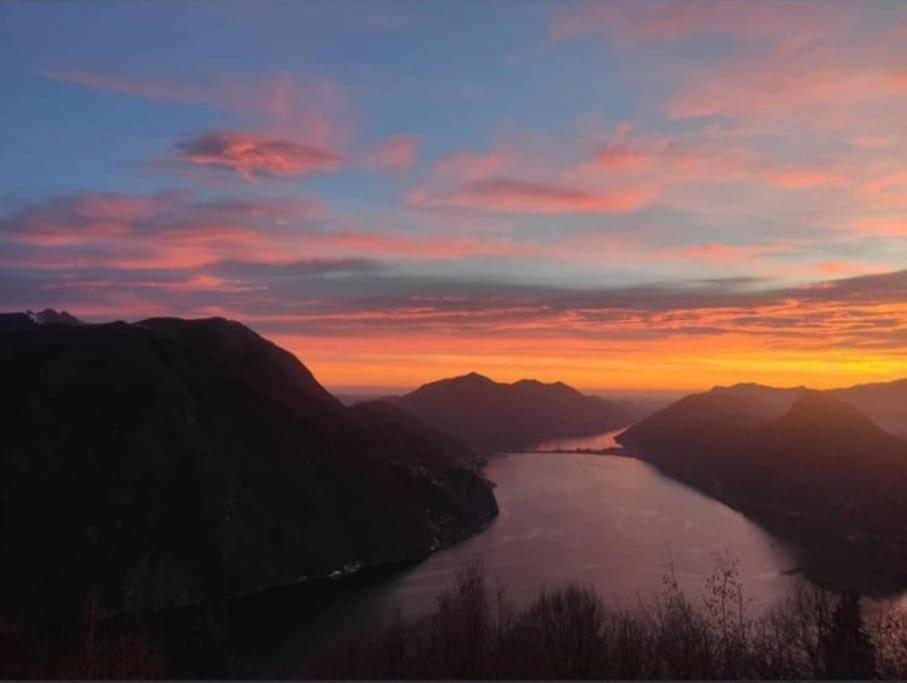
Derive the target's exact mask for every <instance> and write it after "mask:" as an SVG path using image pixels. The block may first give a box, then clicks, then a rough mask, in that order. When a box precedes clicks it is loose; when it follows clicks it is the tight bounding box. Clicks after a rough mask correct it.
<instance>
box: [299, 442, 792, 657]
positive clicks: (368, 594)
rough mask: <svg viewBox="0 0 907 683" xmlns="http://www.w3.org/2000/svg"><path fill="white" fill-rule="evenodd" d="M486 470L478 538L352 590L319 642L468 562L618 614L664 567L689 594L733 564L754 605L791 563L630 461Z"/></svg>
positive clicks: (497, 463) (510, 589) (519, 596)
mask: <svg viewBox="0 0 907 683" xmlns="http://www.w3.org/2000/svg"><path fill="white" fill-rule="evenodd" d="M600 438H601V439H603V440H604V439H606V438H607V436H606V435H601V436H600ZM597 443H604V441H599V442H597ZM487 475H488V477H489V478H490V479H492V480H493V481H495V482H497V484H498V486H497V488H496V489H495V494H496V496H497V498H498V504H499V506H500V516H499V517H498V519H497V520H496V521H495V522H494V524H493V525H492V526H491V527H490V528H489V529H488V530H487V531H485V532H483V533H481V534H479V535H477V536H474V537H472V538H471V539H469V540H467V541H466V542H464V543H462V544H460V545H459V546H456V547H454V548H450V549H448V550H445V551H442V552H439V553H437V554H435V555H433V556H432V557H430V558H429V559H427V560H426V561H425V562H422V563H421V564H419V565H417V566H415V567H413V568H412V569H410V570H408V571H405V572H402V573H400V574H399V575H397V576H395V577H392V578H390V579H388V580H386V581H384V582H382V583H380V584H378V585H374V586H371V587H369V588H366V589H362V590H356V591H354V592H351V593H350V594H349V595H347V596H345V597H344V599H343V600H342V601H341V602H340V603H339V604H337V605H335V606H334V608H332V610H331V612H330V614H328V615H327V616H326V618H325V619H324V620H319V637H321V638H328V639H330V638H331V637H332V636H333V635H334V634H340V633H348V632H349V631H350V630H355V629H356V628H357V627H360V626H363V625H365V624H368V623H370V622H372V621H374V620H376V619H379V618H381V617H382V615H384V616H387V615H389V614H390V612H391V611H392V610H394V609H395V608H399V609H400V611H401V612H402V614H403V615H404V616H407V617H417V616H420V615H424V614H427V613H429V612H431V611H432V609H433V608H434V605H435V597H436V595H437V593H438V592H439V591H440V590H442V589H443V588H446V587H447V586H449V585H450V584H451V582H452V580H453V578H454V576H455V574H456V572H457V571H458V570H459V569H460V568H461V567H463V566H464V565H466V564H467V563H469V562H470V561H473V560H480V561H481V562H482V563H483V564H484V565H485V567H486V568H487V570H488V573H489V574H490V576H491V577H492V579H498V580H500V582H501V583H502V585H503V586H504V588H505V590H506V592H507V594H508V595H509V596H510V597H511V598H514V599H516V600H525V599H528V598H530V597H532V596H533V595H534V594H535V593H536V591H537V590H538V589H539V588H540V587H542V586H544V585H550V586H553V585H557V584H561V583H563V582H567V581H579V582H582V583H584V584H587V585H589V586H592V587H594V588H595V589H596V590H597V591H598V592H599V594H600V595H601V596H602V597H603V598H604V599H605V600H606V602H609V603H611V604H621V605H623V606H627V607H631V606H633V605H634V604H635V602H636V600H637V599H639V598H640V597H642V598H645V597H646V596H651V595H653V594H655V593H657V592H658V591H660V590H662V579H663V577H664V573H665V565H666V563H668V562H670V563H671V564H672V565H673V567H674V571H675V575H676V577H677V579H678V582H679V583H680V585H681V587H683V588H684V590H686V591H687V592H688V594H689V595H690V596H691V597H694V598H698V596H699V595H700V594H701V593H702V592H703V586H704V582H705V579H706V578H707V577H708V576H709V575H710V573H711V572H712V570H713V568H714V561H715V554H716V553H718V554H725V553H727V554H729V555H731V556H732V557H735V558H737V560H738V561H739V570H740V576H741V579H742V580H743V583H744V588H745V593H746V595H747V596H748V597H749V598H752V600H753V605H754V608H758V607H759V606H760V605H767V604H771V603H772V602H774V601H776V600H777V599H779V598H780V597H782V596H783V595H784V593H785V591H786V589H787V587H788V585H789V581H790V578H789V577H788V576H787V575H786V574H785V573H784V572H785V571H786V570H790V569H792V568H794V567H795V566H796V562H795V561H794V559H793V558H792V556H791V555H790V554H789V553H788V552H787V551H786V550H785V548H784V547H783V546H781V545H780V544H779V543H778V542H777V541H775V540H774V539H773V538H772V537H770V536H769V535H768V534H766V533H765V532H764V531H762V530H761V529H760V528H759V527H757V526H756V525H754V524H753V523H751V522H750V521H749V520H747V519H746V518H745V517H743V516H742V515H740V514H738V513H736V512H734V511H733V510H731V509H730V508H728V507H726V506H724V505H722V504H721V503H718V502H716V501H714V500H712V499H710V498H707V497H705V496H703V495H702V494H700V493H698V492H696V491H694V490H693V489H690V488H688V487H686V486H684V485H682V484H679V483H677V482H674V481H672V480H670V479H668V478H666V477H664V476H663V475H661V474H660V473H659V472H658V471H657V470H655V469H654V468H653V467H652V466H650V465H648V464H646V463H644V462H642V461H640V460H635V459H632V458H627V457H621V456H597V455H587V454H577V453H524V454H514V455H503V456H499V457H496V458H493V459H492V460H491V462H490V464H489V466H488V469H487ZM309 636H311V634H309ZM302 641H303V638H302V636H300V639H299V640H298V641H297V643H296V645H295V646H294V644H293V643H292V642H290V643H288V644H286V645H285V646H284V649H285V654H287V655H288V656H290V657H292V656H293V655H294V653H293V648H294V647H299V648H302V647H303V646H302V644H301V643H302Z"/></svg>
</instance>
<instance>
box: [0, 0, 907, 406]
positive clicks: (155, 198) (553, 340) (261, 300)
mask: <svg viewBox="0 0 907 683" xmlns="http://www.w3.org/2000/svg"><path fill="white" fill-rule="evenodd" d="M352 4H353V3H348V2H343V1H341V2H333V3H314V2H313V3H289V2H287V3H281V2H275V3H269V4H255V3H222V4H216V5H215V4H203V3H195V4H189V3H185V4H183V5H181V6H180V7H179V8H178V9H177V8H174V7H170V6H163V5H157V4H153V3H126V2H123V3H116V2H114V3H109V4H105V5H103V6H100V5H98V4H97V3H81V2H72V3H67V4H65V5H62V4H55V5H53V6H51V5H45V4H42V3H37V4H36V3H26V2H10V3H6V4H4V5H3V7H2V9H0V14H2V16H3V19H4V21H2V22H0V57H2V60H0V64H3V67H2V68H0V83H2V85H3V89H4V95H5V97H4V99H5V116H4V124H5V125H4V126H3V127H2V128H0V136H2V140H0V142H2V145H3V148H4V150H5V155H4V163H3V164H0V173H2V183H3V188H4V189H3V193H2V195H0V283H2V287H0V307H2V309H4V310H24V309H43V308H47V307H51V308H57V309H66V310H68V311H70V312H71V313H73V314H74V315H76V316H78V317H80V318H83V319H85V320H88V321H104V320H110V319H115V318H122V319H127V320H137V319H141V318H145V317H151V316H156V315H178V316H186V317H203V316H212V315H218V316H225V317H229V318H234V319H237V320H239V321H240V322H243V323H246V324H248V325H249V326H251V327H252V328H253V329H255V330H257V331H258V332H260V333H261V334H263V335H264V336H266V337H268V338H270V339H272V340H273V341H275V342H276V343H278V344H280V345H282V346H284V347H286V348H288V349H290V350H291V351H293V352H294V353H295V354H297V355H298V356H299V358H300V359H301V360H302V361H303V362H304V363H305V364H306V365H307V366H308V367H309V368H310V369H311V370H312V371H313V372H314V373H315V375H316V377H317V378H318V379H319V381H321V382H322V383H323V384H325V385H327V386H330V387H345V386H347V387H370V386H371V387H376V388H383V387H401V388H403V387H410V388H412V387H415V386H418V385H420V384H423V383H425V382H427V381H432V380H435V379H439V378H442V377H449V376H454V375H459V374H464V373H466V372H470V371H476V372H480V373H482V374H486V375H488V376H490V377H492V378H494V379H496V380H500V381H513V380H516V379H521V378H526V377H531V378H536V379H539V380H543V381H555V380H560V381H564V382H567V383H568V384H571V385H573V386H576V387H577V388H580V389H584V390H599V391H606V390H609V389H610V390H615V391H637V390H639V391H688V390H697V389H705V388H708V387H711V386H714V385H727V384H734V383H737V382H748V381H754V382H760V383H763V384H771V385H779V386H781V385H783V386H795V385H802V384H805V385H809V386H812V387H815V388H831V387H841V386H849V385H853V384H858V383H865V382H876V381H886V380H893V379H898V378H902V377H907V163H905V162H904V161H903V160H904V159H905V158H907V135H905V130H904V125H903V111H905V110H907V51H905V50H904V48H903V45H905V44H907V5H905V4H904V3H902V2H897V1H892V2H887V1H884V0H880V1H879V2H875V3H872V4H871V5H870V4H863V3H852V2H843V1H841V2H839V1H834V0H832V1H830V2H824V3H821V4H820V3H813V2H808V1H806V0H803V1H795V0H778V1H777V2H771V3H765V2H756V1H755V0H751V1H746V0H726V1H724V2H720V3H709V2H701V1H699V0H675V1H661V0H651V1H647V0H634V1H632V2H630V1H627V2H620V1H615V2H590V3H581V2H577V3H565V4H559V5H556V4H554V3H549V2H531V1H530V2H525V3H521V4H520V5H519V6H518V7H517V6H515V5H512V4H510V3H483V4H475V5H473V4H463V3H459V2H446V1H441V0H439V1H438V2H433V3H430V4H421V3H410V2H404V1H402V0H401V1H398V2H374V3H369V4H368V5H362V4H359V3H356V4H355V7H353V6H351V5H352ZM176 14H179V22H178V26H177V24H175V23H174V18H175V17H174V15H176Z"/></svg>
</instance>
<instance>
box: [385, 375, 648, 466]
mask: <svg viewBox="0 0 907 683" xmlns="http://www.w3.org/2000/svg"><path fill="white" fill-rule="evenodd" d="M394 402H395V403H396V405H398V406H399V407H400V408H402V409H403V410H405V411H407V412H408V413H411V414H412V415H415V416H416V417H418V418H419V419H421V420H422V421H424V422H425V423H426V424H429V425H431V426H432V427H435V428H436V429H438V430H440V431H443V432H445V433H447V434H451V435H453V436H455V437H457V438H458V439H460V440H462V441H463V442H465V443H466V444H468V445H469V446H472V447H473V448H475V449H477V450H479V451H480V452H482V453H486V454H488V453H494V452H499V451H521V450H526V449H528V448H532V447H533V446H536V445H537V444H539V443H540V442H542V441H546V440H549V439H556V438H560V437H570V436H586V435H590V434H597V433H599V432H604V431H608V430H610V429H617V428H620V427H624V426H626V425H628V424H630V423H631V422H632V421H633V420H634V419H636V418H637V417H638V415H639V413H638V408H637V407H636V406H634V405H633V404H632V403H630V402H626V401H609V400H606V399H603V398H600V397H598V396H587V395H584V394H581V393H580V392H579V391H577V390H576V389H574V388H572V387H569V386H567V385H566V384H564V383H562V382H555V383H552V384H545V383H542V382H537V381H535V380H530V379H524V380H520V381H519V382H514V383H513V384H504V383H501V382H495V381H493V380H491V379H489V378H488V377H485V376H483V375H480V374H477V373H474V372H473V373H470V374H468V375H463V376H461V377H454V378H451V379H442V380H439V381H437V382H432V383H430V384H426V385H424V386H421V387H419V388H418V389H416V390H415V391H413V392H411V393H409V394H406V395H405V396H401V397H399V398H396V399H394Z"/></svg>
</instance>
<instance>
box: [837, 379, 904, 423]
mask: <svg viewBox="0 0 907 683" xmlns="http://www.w3.org/2000/svg"><path fill="white" fill-rule="evenodd" d="M831 393H833V394H834V395H835V396H837V397H838V398H840V399H842V400H844V401H846V402H847V403H849V404H850V405H852V406H854V407H855V408H857V409H858V410H861V411H862V412H864V413H866V414H867V415H869V416H870V417H872V419H873V420H875V422H876V424H878V425H879V426H880V427H881V428H882V429H884V430H885V431H886V432H889V433H891V434H895V435H898V436H902V437H907V379H901V380H896V381H894V382H879V383H875V384H858V385H857V386H854V387H849V388H847V389H834V390H832V392H831Z"/></svg>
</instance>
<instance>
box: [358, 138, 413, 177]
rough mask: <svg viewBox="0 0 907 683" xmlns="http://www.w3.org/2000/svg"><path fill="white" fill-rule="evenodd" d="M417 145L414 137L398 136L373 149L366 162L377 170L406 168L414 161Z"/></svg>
mask: <svg viewBox="0 0 907 683" xmlns="http://www.w3.org/2000/svg"><path fill="white" fill-rule="evenodd" d="M419 143H420V141H419V138H417V137H415V136H414V135H398V136H397V137H393V138H390V139H389V140H386V141H385V142H383V143H381V144H380V145H378V146H377V147H375V148H374V149H373V150H372V151H371V152H370V153H369V155H368V162H369V164H370V165H372V166H374V167H377V168H387V169H402V168H407V167H409V166H412V165H413V163H414V162H415V160H416V155H417V154H418V152H419Z"/></svg>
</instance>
